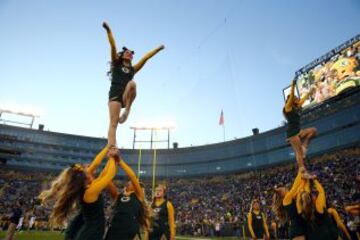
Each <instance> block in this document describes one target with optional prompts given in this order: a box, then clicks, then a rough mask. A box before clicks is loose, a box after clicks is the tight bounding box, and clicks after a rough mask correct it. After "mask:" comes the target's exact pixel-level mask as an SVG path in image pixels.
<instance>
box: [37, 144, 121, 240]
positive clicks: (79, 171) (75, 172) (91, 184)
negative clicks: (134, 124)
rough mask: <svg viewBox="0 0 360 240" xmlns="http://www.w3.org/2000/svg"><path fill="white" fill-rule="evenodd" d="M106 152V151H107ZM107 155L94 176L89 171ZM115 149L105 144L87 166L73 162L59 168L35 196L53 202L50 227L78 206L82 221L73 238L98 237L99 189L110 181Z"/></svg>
mask: <svg viewBox="0 0 360 240" xmlns="http://www.w3.org/2000/svg"><path fill="white" fill-rule="evenodd" d="M107 152H108V153H107ZM106 153H107V154H108V157H109V160H108V162H107V164H106V166H105V168H104V169H103V171H102V173H101V174H100V175H99V177H97V178H96V179H94V178H93V171H95V169H96V167H98V166H99V165H100V163H101V160H102V158H103V157H104V156H105V155H106ZM118 154H119V152H118V149H117V148H115V147H111V148H110V149H108V148H107V147H105V148H104V149H103V150H102V151H101V152H100V154H98V156H97V157H96V158H95V160H94V161H93V162H92V164H90V166H89V167H87V166H86V165H83V164H73V165H72V166H71V167H68V168H66V169H64V170H63V171H62V173H61V174H60V175H59V176H58V177H57V179H55V180H54V181H53V183H52V185H51V188H50V189H49V190H45V191H43V192H42V193H41V194H40V196H39V198H40V199H41V200H42V202H43V203H47V202H48V201H51V200H53V201H55V204H54V208H53V210H52V213H51V215H50V223H51V224H52V226H63V225H64V223H65V221H66V220H67V219H68V217H69V216H70V215H72V214H73V213H74V211H75V210H77V209H80V212H81V213H82V219H83V221H84V223H83V224H82V227H81V229H80V230H79V232H78V233H77V234H76V237H75V240H99V239H102V237H103V235H104V229H105V216H104V210H103V199H102V197H101V195H100V194H101V192H102V190H103V189H104V188H105V187H106V186H107V185H108V184H109V183H110V182H111V180H112V179H113V178H114V177H115V174H116V159H118V158H119V157H118Z"/></svg>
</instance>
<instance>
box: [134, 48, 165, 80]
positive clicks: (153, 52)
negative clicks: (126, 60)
mask: <svg viewBox="0 0 360 240" xmlns="http://www.w3.org/2000/svg"><path fill="white" fill-rule="evenodd" d="M164 48H165V47H164V45H161V46H159V47H157V48H155V49H154V50H152V51H150V52H148V53H147V54H146V55H145V56H144V57H143V58H142V59H140V61H139V62H138V63H136V64H135V66H134V69H135V73H137V72H138V71H140V69H141V68H142V67H143V66H144V64H145V63H146V61H147V60H149V59H150V58H152V57H153V56H154V55H155V54H157V53H158V52H160V51H161V50H163V49H164Z"/></svg>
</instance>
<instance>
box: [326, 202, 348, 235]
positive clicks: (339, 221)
mask: <svg viewBox="0 0 360 240" xmlns="http://www.w3.org/2000/svg"><path fill="white" fill-rule="evenodd" d="M328 213H329V214H330V215H332V216H333V218H334V219H335V222H336V225H337V226H338V228H340V229H341V231H342V232H343V233H344V235H345V236H346V238H347V239H348V240H351V236H350V233H349V231H348V230H347V229H346V227H345V225H344V222H343V220H342V219H341V217H340V216H339V214H338V212H337V211H336V209H335V208H329V209H328Z"/></svg>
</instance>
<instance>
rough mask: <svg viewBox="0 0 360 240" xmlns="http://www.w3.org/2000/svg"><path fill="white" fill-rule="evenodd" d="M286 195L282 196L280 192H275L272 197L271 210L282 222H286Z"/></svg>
mask: <svg viewBox="0 0 360 240" xmlns="http://www.w3.org/2000/svg"><path fill="white" fill-rule="evenodd" d="M283 200H284V197H282V196H281V194H280V193H279V192H275V193H274V195H273V198H272V205H271V210H272V211H273V212H274V213H275V215H276V217H277V218H278V219H279V220H280V222H281V223H285V222H286V218H287V215H286V212H285V208H284V205H283Z"/></svg>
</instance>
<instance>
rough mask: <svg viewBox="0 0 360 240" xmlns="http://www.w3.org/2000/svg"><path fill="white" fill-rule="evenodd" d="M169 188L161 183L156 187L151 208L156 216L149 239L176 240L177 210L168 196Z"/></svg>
mask: <svg viewBox="0 0 360 240" xmlns="http://www.w3.org/2000/svg"><path fill="white" fill-rule="evenodd" d="M166 192H167V188H166V186H165V185H163V184H159V185H158V186H157V187H156V189H155V197H154V199H153V203H152V205H151V208H152V209H153V212H154V216H153V222H152V225H151V226H152V231H151V232H150V233H149V240H175V235H176V227H175V211H174V206H173V205H172V203H171V202H170V201H169V200H168V199H167V197H166Z"/></svg>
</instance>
